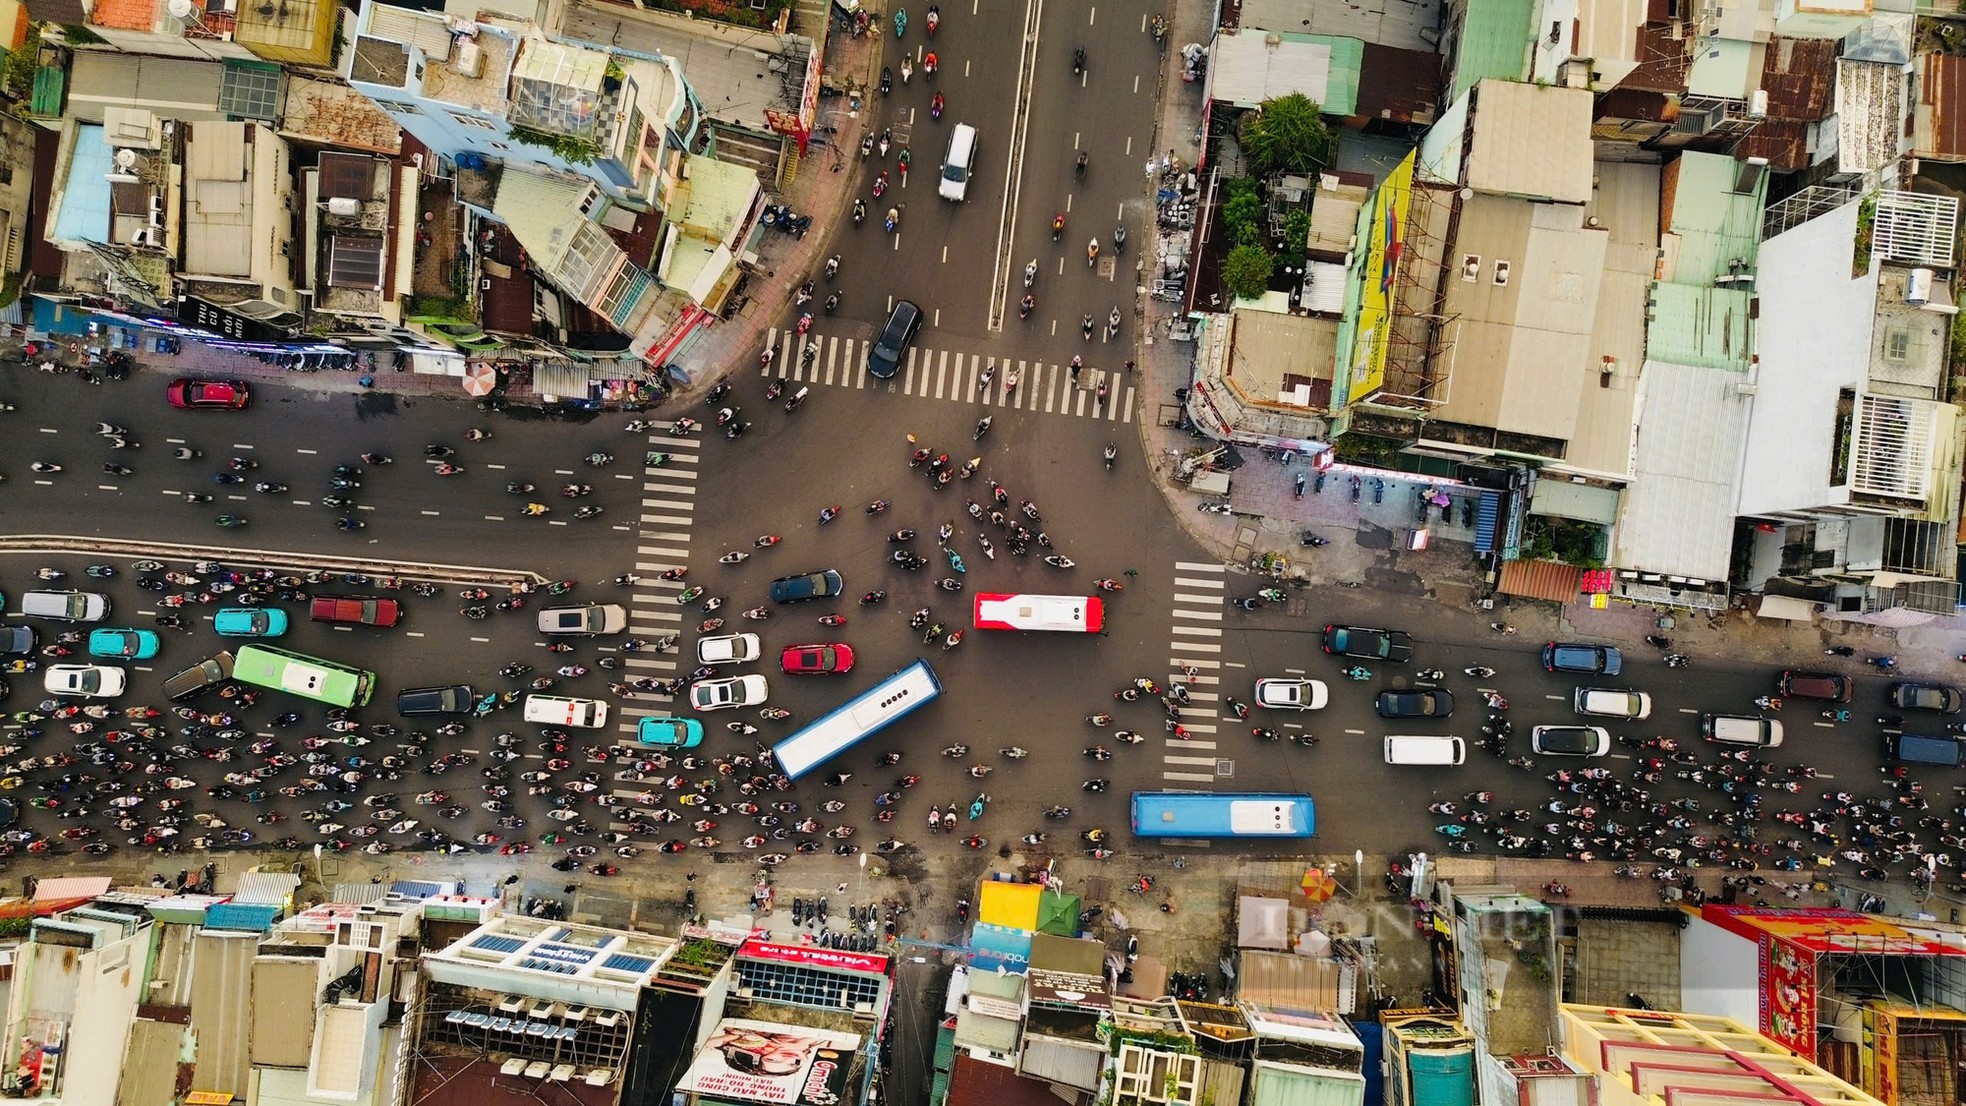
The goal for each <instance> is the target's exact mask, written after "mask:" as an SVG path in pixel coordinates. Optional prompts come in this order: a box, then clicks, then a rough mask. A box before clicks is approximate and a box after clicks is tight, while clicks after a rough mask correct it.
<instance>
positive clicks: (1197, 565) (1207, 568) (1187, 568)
mask: <svg viewBox="0 0 1966 1106" xmlns="http://www.w3.org/2000/svg"><path fill="white" fill-rule="evenodd" d="M1174 570H1175V571H1176V572H1215V573H1222V572H1227V571H1228V570H1229V568H1228V566H1227V565H1224V564H1222V563H1220V562H1217V561H1176V562H1174Z"/></svg>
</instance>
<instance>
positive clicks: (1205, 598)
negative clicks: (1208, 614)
mask: <svg viewBox="0 0 1966 1106" xmlns="http://www.w3.org/2000/svg"><path fill="white" fill-rule="evenodd" d="M1174 601H1175V602H1176V603H1200V604H1201V605H1202V606H1204V607H1207V608H1208V609H1210V610H1214V609H1215V608H1217V607H1220V606H1221V605H1222V597H1221V596H1219V595H1187V594H1184V593H1182V592H1178V591H1177V592H1175V593H1174Z"/></svg>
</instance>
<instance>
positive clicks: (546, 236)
mask: <svg viewBox="0 0 1966 1106" xmlns="http://www.w3.org/2000/svg"><path fill="white" fill-rule="evenodd" d="M586 192H587V190H586V189H585V188H584V187H582V186H580V185H577V184H573V183H570V182H568V181H563V180H559V179H557V178H554V177H548V176H543V175H541V174H539V173H526V172H519V171H515V170H513V169H511V168H509V167H508V168H507V169H506V171H505V173H504V174H503V175H502V176H501V177H500V178H499V182H498V195H497V196H496V197H494V198H493V200H492V214H493V215H496V216H498V217H499V218H500V219H502V220H504V221H505V225H506V226H507V227H509V228H511V230H512V237H514V238H517V239H518V240H519V245H521V246H523V247H525V249H526V252H527V253H529V254H531V255H532V264H533V267H534V268H535V269H537V270H538V271H540V272H542V273H556V272H558V271H559V269H560V262H561V261H562V260H564V259H565V258H566V255H567V250H568V249H569V248H570V247H571V246H572V245H573V236H574V231H575V230H577V229H578V228H579V226H580V223H581V222H582V221H584V217H583V216H582V215H581V214H580V201H581V198H582V197H583V196H584V195H586Z"/></svg>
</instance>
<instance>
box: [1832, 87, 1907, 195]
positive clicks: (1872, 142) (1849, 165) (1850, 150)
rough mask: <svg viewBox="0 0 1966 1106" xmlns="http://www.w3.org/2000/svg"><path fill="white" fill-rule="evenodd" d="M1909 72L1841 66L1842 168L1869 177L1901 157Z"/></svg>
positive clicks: (1838, 109)
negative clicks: (1900, 144)
mask: <svg viewBox="0 0 1966 1106" xmlns="http://www.w3.org/2000/svg"><path fill="white" fill-rule="evenodd" d="M1905 80H1906V74H1905V73H1904V72H1903V71H1902V70H1901V69H1899V68H1898V67H1897V66H1893V65H1880V64H1878V63H1876V62H1863V61H1847V60H1846V61H1839V62H1837V63H1836V122H1837V126H1836V131H1837V147H1836V160H1837V168H1838V170H1839V171H1840V172H1844V173H1869V172H1873V171H1875V170H1878V169H1882V168H1883V167H1885V166H1886V165H1889V164H1891V163H1892V162H1894V161H1896V160H1897V158H1898V146H1899V143H1900V142H1901V141H1902V140H1903V139H1902V136H1903V132H1904V120H1903V118H1902V114H1903V111H1904V109H1905V106H1906V105H1905Z"/></svg>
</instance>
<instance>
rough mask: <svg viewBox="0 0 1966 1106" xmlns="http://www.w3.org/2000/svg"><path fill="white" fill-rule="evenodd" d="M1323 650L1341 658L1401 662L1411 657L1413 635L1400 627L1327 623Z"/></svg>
mask: <svg viewBox="0 0 1966 1106" xmlns="http://www.w3.org/2000/svg"><path fill="white" fill-rule="evenodd" d="M1324 651H1325V652H1327V653H1333V654H1336V655H1337V656H1341V657H1356V658H1358V659H1359V660H1366V661H1393V662H1395V663H1400V664H1404V663H1405V662H1407V661H1410V660H1412V659H1413V637H1412V635H1411V634H1407V633H1405V632H1403V631H1400V630H1374V629H1371V628H1370V627H1366V626H1326V627H1325V628H1324Z"/></svg>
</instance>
